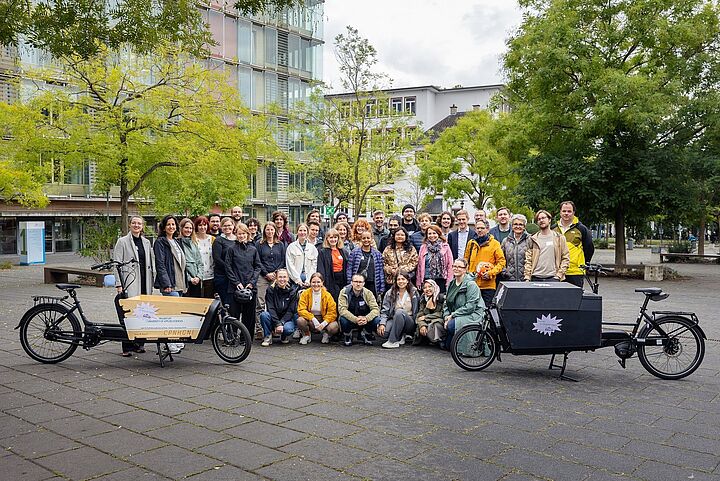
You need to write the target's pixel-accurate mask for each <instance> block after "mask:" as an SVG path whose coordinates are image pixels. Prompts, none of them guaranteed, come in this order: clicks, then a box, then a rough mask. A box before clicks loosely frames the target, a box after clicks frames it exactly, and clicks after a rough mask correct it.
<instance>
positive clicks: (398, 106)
mask: <svg viewBox="0 0 720 481" xmlns="http://www.w3.org/2000/svg"><path fill="white" fill-rule="evenodd" d="M402 108H403V99H402V97H393V98H391V99H390V112H391V113H393V114H399V113H401V112H402Z"/></svg>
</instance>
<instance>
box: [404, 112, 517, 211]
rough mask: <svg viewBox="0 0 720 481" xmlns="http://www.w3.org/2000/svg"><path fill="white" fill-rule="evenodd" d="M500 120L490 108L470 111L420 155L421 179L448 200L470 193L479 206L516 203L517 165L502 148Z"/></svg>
mask: <svg viewBox="0 0 720 481" xmlns="http://www.w3.org/2000/svg"><path fill="white" fill-rule="evenodd" d="M500 125H501V124H500V122H499V121H496V120H494V119H493V117H492V115H491V114H490V113H489V112H487V111H472V112H467V113H466V114H465V115H463V116H462V117H460V118H459V119H458V121H457V123H456V124H455V125H453V126H452V127H448V128H447V129H445V130H443V131H442V132H441V133H440V135H439V137H438V138H437V140H436V141H435V142H434V143H432V144H431V145H430V146H429V147H428V149H427V152H426V155H424V156H420V160H419V162H418V165H419V167H420V181H421V185H423V186H424V187H433V188H434V189H435V190H436V192H439V193H442V194H443V196H444V197H445V198H446V199H448V200H458V199H462V198H464V197H465V196H467V197H468V198H469V199H470V200H471V201H472V203H473V205H474V206H475V208H477V209H485V208H487V206H488V203H489V202H490V201H491V200H492V202H493V203H494V204H495V205H507V206H509V207H514V206H515V205H516V204H517V202H516V198H515V195H514V192H515V187H516V185H517V182H518V177H517V173H516V166H515V165H513V163H512V162H511V161H510V160H509V159H508V157H507V155H506V154H505V153H503V152H502V148H503V145H502V142H501V137H502V135H503V133H502V129H501V127H500Z"/></svg>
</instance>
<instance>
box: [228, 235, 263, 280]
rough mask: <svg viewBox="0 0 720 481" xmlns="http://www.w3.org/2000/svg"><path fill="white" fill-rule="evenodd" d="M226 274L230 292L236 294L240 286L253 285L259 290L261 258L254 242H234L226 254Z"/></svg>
mask: <svg viewBox="0 0 720 481" xmlns="http://www.w3.org/2000/svg"><path fill="white" fill-rule="evenodd" d="M225 269H226V271H225V273H226V275H227V278H228V292H235V289H237V285H238V284H242V285H243V286H245V285H247V284H252V285H253V290H256V289H257V281H258V277H259V276H260V256H259V255H258V251H257V249H256V248H255V245H254V244H253V243H252V242H238V241H235V242H233V244H232V246H231V247H230V248H229V249H227V251H226V252H225Z"/></svg>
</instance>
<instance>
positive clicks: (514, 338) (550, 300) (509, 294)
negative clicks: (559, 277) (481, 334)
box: [495, 282, 602, 354]
mask: <svg viewBox="0 0 720 481" xmlns="http://www.w3.org/2000/svg"><path fill="white" fill-rule="evenodd" d="M495 303H496V304H497V306H498V311H499V313H500V319H501V320H502V324H503V327H504V328H505V332H506V334H507V337H508V340H509V341H510V346H511V347H512V349H513V350H514V351H516V352H519V353H524V354H527V353H533V352H535V353H538V354H542V353H552V352H563V351H571V350H584V349H594V348H597V347H600V342H601V341H600V337H601V333H602V298H601V297H600V296H598V295H596V294H592V293H583V290H582V289H580V288H579V287H576V286H574V285H572V284H568V283H566V282H502V283H501V284H500V287H499V288H498V290H497V293H496V295H495Z"/></svg>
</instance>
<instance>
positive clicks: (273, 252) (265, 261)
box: [255, 242, 287, 277]
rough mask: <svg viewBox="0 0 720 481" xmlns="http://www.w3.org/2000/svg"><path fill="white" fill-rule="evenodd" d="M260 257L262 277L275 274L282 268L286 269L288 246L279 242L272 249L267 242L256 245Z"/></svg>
mask: <svg viewBox="0 0 720 481" xmlns="http://www.w3.org/2000/svg"><path fill="white" fill-rule="evenodd" d="M255 246H256V247H257V250H258V255H259V256H260V275H261V276H263V277H265V276H266V275H268V274H269V273H270V272H275V271H276V270H278V269H280V268H281V267H285V250H286V248H287V246H286V245H285V244H284V243H283V242H278V243H275V244H273V246H272V247H270V246H269V245H268V244H266V243H265V242H258V243H257V244H255Z"/></svg>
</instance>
